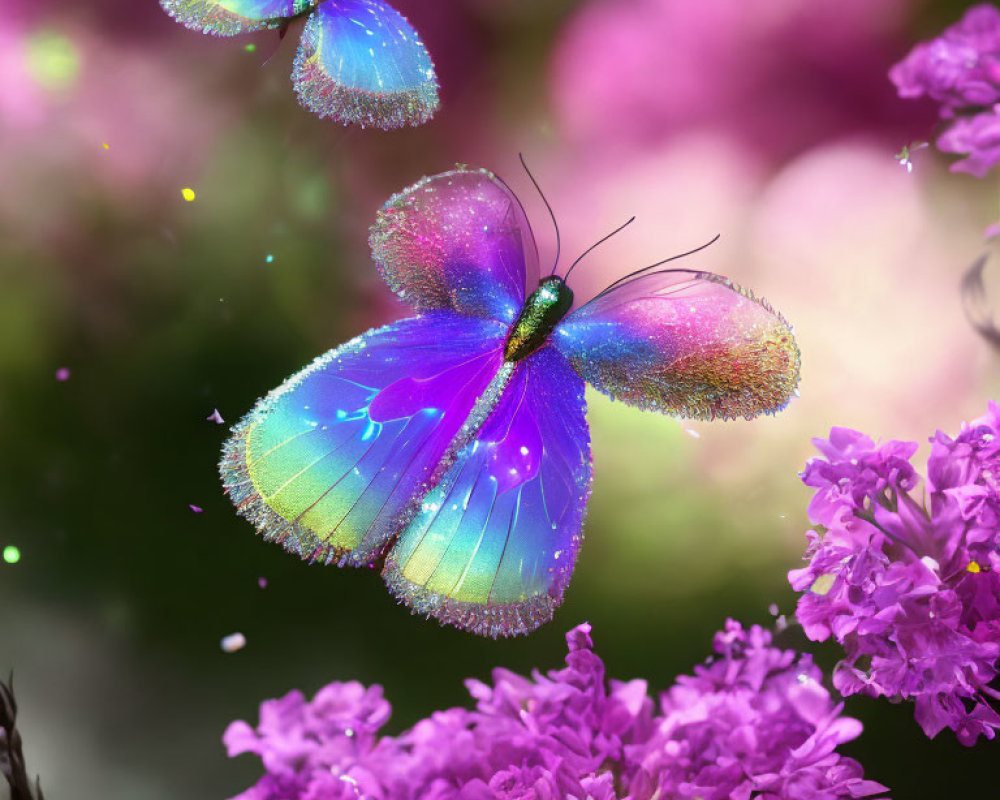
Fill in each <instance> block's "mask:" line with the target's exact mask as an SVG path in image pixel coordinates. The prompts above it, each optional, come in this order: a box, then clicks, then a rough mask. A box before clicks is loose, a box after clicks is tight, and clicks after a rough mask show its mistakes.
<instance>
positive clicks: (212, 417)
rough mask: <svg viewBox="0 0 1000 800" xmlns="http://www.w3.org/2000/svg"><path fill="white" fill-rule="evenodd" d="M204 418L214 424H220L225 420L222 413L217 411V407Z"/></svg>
mask: <svg viewBox="0 0 1000 800" xmlns="http://www.w3.org/2000/svg"><path fill="white" fill-rule="evenodd" d="M205 419H206V420H208V421H209V422H214V423H215V424H216V425H222V424H223V423H224V422H225V420H224V419H223V418H222V414H220V413H219V409H215V410H214V411H212V413H211V414H209V415H208V416H207V417H205Z"/></svg>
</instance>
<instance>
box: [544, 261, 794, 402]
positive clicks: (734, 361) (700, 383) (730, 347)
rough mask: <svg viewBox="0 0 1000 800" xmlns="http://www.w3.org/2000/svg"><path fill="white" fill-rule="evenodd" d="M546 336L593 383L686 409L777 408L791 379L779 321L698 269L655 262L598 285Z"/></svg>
mask: <svg viewBox="0 0 1000 800" xmlns="http://www.w3.org/2000/svg"><path fill="white" fill-rule="evenodd" d="M552 341H553V344H554V345H555V346H556V347H557V348H558V349H559V351H560V352H562V353H563V354H564V355H565V356H566V357H567V358H568V359H569V361H570V363H571V364H572V365H573V368H574V369H575V370H576V371H577V373H578V374H579V375H580V376H581V377H582V378H583V379H584V380H586V381H587V382H588V383H590V384H591V385H593V386H594V388H596V389H598V390H600V391H602V392H604V393H605V394H607V395H610V396H611V397H612V398H614V399H616V400H621V401H623V402H625V403H628V404H630V405H635V406H639V407H640V408H643V409H646V410H649V411H659V412H662V413H665V414H676V415H678V416H683V417H689V418H696V419H716V418H721V419H731V418H735V417H745V418H747V419H749V418H751V417H754V416H756V415H758V414H761V413H774V412H777V411H779V410H780V409H782V408H783V407H784V406H785V404H786V403H787V402H788V400H789V398H790V397H791V396H792V394H793V393H794V391H795V388H796V385H797V384H798V379H799V351H798V347H797V346H796V344H795V339H794V337H793V335H792V331H791V327H790V326H789V325H788V323H787V322H785V320H784V319H783V318H782V317H781V316H780V315H779V314H778V313H777V312H775V311H774V310H773V309H772V308H771V307H770V306H769V305H767V303H765V302H764V301H762V300H759V299H757V298H755V297H754V296H753V295H752V294H751V293H749V292H747V291H744V290H742V289H740V288H739V287H737V286H735V285H733V283H732V282H731V281H729V280H727V279H726V278H722V277H720V276H718V275H713V274H711V273H707V272H694V271H689V270H664V271H662V272H659V273H654V274H651V275H648V276H644V277H640V278H637V279H635V280H634V281H632V282H630V283H627V284H624V285H623V286H621V287H618V288H615V289H612V290H611V291H610V292H608V293H606V294H603V295H598V296H597V297H596V298H595V299H593V300H591V301H590V302H589V303H586V304H585V305H583V306H581V307H580V308H579V309H577V310H575V311H573V312H572V313H571V314H570V315H569V316H568V317H566V318H565V319H564V320H563V321H562V322H561V323H560V324H559V325H558V326H557V327H556V329H555V331H554V332H553V334H552Z"/></svg>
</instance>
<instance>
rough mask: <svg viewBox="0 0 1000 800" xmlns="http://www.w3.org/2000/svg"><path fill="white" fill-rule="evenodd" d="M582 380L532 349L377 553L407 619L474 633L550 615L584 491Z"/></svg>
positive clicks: (567, 565)
mask: <svg viewBox="0 0 1000 800" xmlns="http://www.w3.org/2000/svg"><path fill="white" fill-rule="evenodd" d="M585 414H586V405H585V401H584V385H583V381H581V380H580V378H579V377H577V376H576V375H575V374H574V372H573V370H572V368H571V367H570V365H569V363H568V362H567V361H566V359H565V358H564V357H563V356H561V355H560V354H559V353H558V352H556V351H555V350H553V349H551V348H546V349H542V350H540V351H538V352H536V353H535V354H534V355H532V356H530V357H529V358H527V359H525V360H524V361H522V362H519V363H518V364H517V365H516V366H514V367H513V370H512V374H511V377H510V380H509V382H508V383H507V386H506V388H505V390H504V392H503V395H502V397H501V399H500V400H499V403H498V404H497V405H496V408H495V410H494V411H493V413H492V415H491V416H490V418H489V420H488V421H487V422H486V424H485V425H484V426H483V427H482V429H481V430H480V432H479V435H478V436H477V437H476V439H475V441H473V442H472V443H470V444H469V445H467V446H466V447H465V448H464V449H463V450H462V451H461V453H460V454H459V456H458V458H457V460H456V462H455V464H454V465H453V466H452V467H451V468H450V470H449V471H448V473H447V474H446V475H445V476H444V477H443V478H442V480H441V482H440V483H439V484H438V486H437V487H436V488H435V489H434V490H433V491H431V492H430V494H428V495H427V497H426V498H425V499H424V501H423V503H422V504H421V509H420V511H419V512H418V514H417V516H416V517H415V518H414V519H413V520H412V522H410V524H409V525H408V526H407V527H406V529H405V530H404V531H403V532H402V533H401V534H400V536H399V540H398V542H397V543H396V544H395V546H394V547H393V548H392V550H391V551H389V553H388V555H387V557H386V564H385V571H384V575H385V579H386V582H387V583H388V585H389V587H390V589H391V590H392V592H393V593H394V594H395V595H396V596H397V597H399V598H400V599H401V600H402V601H403V602H405V603H406V604H407V605H409V606H410V607H411V608H412V609H413V610H414V611H416V612H418V613H424V614H429V615H432V616H434V617H436V618H437V619H438V620H440V621H441V622H443V623H445V624H449V625H455V626H457V627H459V628H463V629H465V630H468V631H471V632H473V633H477V634H480V635H486V636H493V637H498V636H513V635H517V634H524V633H528V632H530V631H532V630H534V629H535V628H537V627H538V626H539V625H541V624H543V623H544V622H547V621H548V620H549V619H551V617H552V614H553V611H554V609H555V607H556V606H557V605H559V603H560V602H561V600H562V596H563V592H564V590H565V588H566V585H567V584H568V583H569V578H570V575H571V573H572V570H573V565H574V562H575V559H576V553H577V550H578V548H579V545H580V541H581V528H582V525H583V517H584V514H585V511H586V503H587V498H588V495H589V492H590V480H591V466H590V436H589V431H588V428H587V421H586V416H585Z"/></svg>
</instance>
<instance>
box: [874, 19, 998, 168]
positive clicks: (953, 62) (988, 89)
mask: <svg viewBox="0 0 1000 800" xmlns="http://www.w3.org/2000/svg"><path fill="white" fill-rule="evenodd" d="M889 77H890V78H891V80H892V82H893V83H894V84H896V89H897V90H898V92H899V95H900V97H907V98H913V97H925V96H926V97H929V98H931V99H932V100H934V101H936V102H937V103H939V104H940V115H941V119H942V120H945V122H946V127H945V129H944V132H943V133H942V134H941V135H940V136H939V137H938V139H937V146H938V148H939V149H940V150H942V151H944V152H946V153H958V154H960V155H962V156H964V158H963V159H961V160H960V161H957V162H956V163H955V164H954V165H952V169H953V170H955V171H959V172H969V173H971V174H973V175H975V176H977V177H980V178H981V177H983V176H984V175H985V174H986V172H987V171H988V170H989V169H990V167H992V166H993V165H994V164H996V163H997V162H998V161H1000V9H997V8H996V6H994V5H992V4H989V3H984V4H983V5H978V6H974V7H973V8H970V9H969V10H968V11H967V12H966V14H965V16H964V17H962V19H961V20H959V21H958V22H957V23H955V24H954V25H952V26H951V27H950V28H947V29H946V30H945V31H944V32H943V33H942V34H941V35H940V36H939V37H937V38H936V39H932V40H930V41H928V42H921V43H920V44H918V45H917V46H916V47H914V48H913V50H911V51H910V53H909V54H908V55H907V56H906V58H905V59H903V60H902V61H901V62H899V63H898V64H896V65H895V66H894V67H893V68H892V69H891V70H890V71H889Z"/></svg>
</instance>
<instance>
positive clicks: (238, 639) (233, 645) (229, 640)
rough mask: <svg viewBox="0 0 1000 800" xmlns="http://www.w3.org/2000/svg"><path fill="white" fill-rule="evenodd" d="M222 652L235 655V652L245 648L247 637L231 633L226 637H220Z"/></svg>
mask: <svg viewBox="0 0 1000 800" xmlns="http://www.w3.org/2000/svg"><path fill="white" fill-rule="evenodd" d="M221 645H222V652H224V653H235V652H236V651H237V650H242V649H243V648H244V647H246V646H247V637H246V636H244V635H243V634H242V633H239V632H237V633H231V634H229V635H228V636H223V637H222V642H221Z"/></svg>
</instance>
